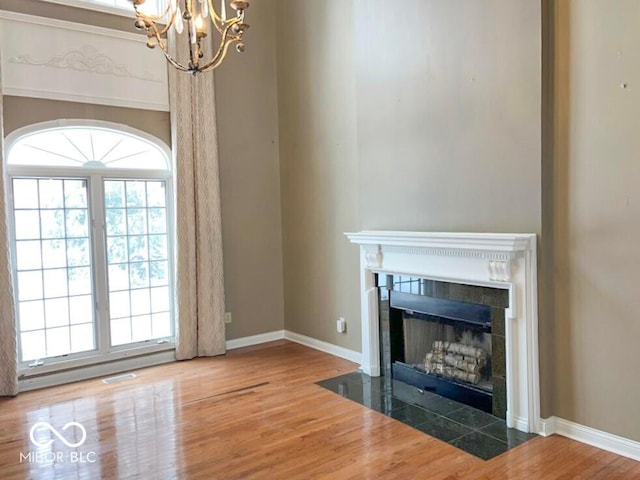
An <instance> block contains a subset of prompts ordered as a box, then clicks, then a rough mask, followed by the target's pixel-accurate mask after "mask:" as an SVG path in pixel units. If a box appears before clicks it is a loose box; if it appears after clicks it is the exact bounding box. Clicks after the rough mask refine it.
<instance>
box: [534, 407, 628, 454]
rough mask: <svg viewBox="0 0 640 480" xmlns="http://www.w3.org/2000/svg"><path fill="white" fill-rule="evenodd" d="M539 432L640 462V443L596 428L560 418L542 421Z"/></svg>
mask: <svg viewBox="0 0 640 480" xmlns="http://www.w3.org/2000/svg"><path fill="white" fill-rule="evenodd" d="M539 432H540V435H543V436H545V437H547V436H549V435H553V434H557V435H562V436H563V437H567V438H570V439H572V440H576V441H578V442H581V443H586V444H587V445H591V446H593V447H596V448H601V449H602V450H606V451H608V452H612V453H615V454H617V455H622V456H624V457H628V458H631V459H633V460H638V461H640V442H636V441H634V440H629V439H627V438H624V437H620V436H618V435H614V434H612V433H607V432H603V431H601V430H596V429H595V428H591V427H587V426H585V425H580V424H579V423H575V422H571V421H569V420H564V419H562V418H558V417H550V418H546V419H544V420H540V428H539Z"/></svg>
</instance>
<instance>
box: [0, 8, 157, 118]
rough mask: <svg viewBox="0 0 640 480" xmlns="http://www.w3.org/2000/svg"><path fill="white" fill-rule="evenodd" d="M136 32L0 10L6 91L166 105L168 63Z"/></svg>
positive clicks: (0, 46) (115, 103) (0, 49)
mask: <svg viewBox="0 0 640 480" xmlns="http://www.w3.org/2000/svg"><path fill="white" fill-rule="evenodd" d="M154 53H158V52H149V49H148V48H147V47H146V45H145V38H144V36H141V35H136V34H133V33H127V32H122V31H119V30H111V29H106V28H101V27H95V26H91V25H82V24H77V23H72V22H66V21H62V20H56V19H50V18H42V17H36V16H32V15H24V14H19V13H13V12H6V11H0V59H1V62H2V63H1V70H0V71H1V73H2V83H3V89H4V94H5V95H14V96H25V97H33V98H46V99H53V100H63V101H71V102H82V103H91V104H101V105H112V106H118V107H130V108H140V109H145V110H161V111H168V110H169V88H168V78H167V62H166V61H165V59H164V56H163V55H161V54H160V53H158V54H157V55H156V54H154Z"/></svg>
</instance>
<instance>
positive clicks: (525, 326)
mask: <svg viewBox="0 0 640 480" xmlns="http://www.w3.org/2000/svg"><path fill="white" fill-rule="evenodd" d="M346 235H347V237H348V238H349V240H350V241H351V242H352V243H355V244H357V245H360V283H361V306H362V370H363V371H364V372H365V373H367V374H369V375H372V376H379V375H380V343H379V319H378V290H377V288H376V284H375V274H377V273H385V274H399V275H400V274H401V275H411V276H416V277H420V278H426V279H430V280H439V281H443V282H451V283H462V284H467V285H479V286H487V287H494V288H502V289H505V290H508V291H509V308H507V309H506V314H505V335H506V344H507V345H506V374H507V375H506V381H507V425H508V426H509V427H514V428H517V429H519V430H522V431H526V432H535V433H537V432H538V431H539V422H540V380H539V376H540V375H539V365H538V294H537V264H536V235H535V234H522V233H517V234H511V233H442V232H393V231H362V232H358V233H347V234H346Z"/></svg>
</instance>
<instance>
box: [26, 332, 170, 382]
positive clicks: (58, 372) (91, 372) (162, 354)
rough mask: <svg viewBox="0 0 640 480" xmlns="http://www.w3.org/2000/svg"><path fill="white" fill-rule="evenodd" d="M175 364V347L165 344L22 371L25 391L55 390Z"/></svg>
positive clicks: (59, 362) (27, 368)
mask: <svg viewBox="0 0 640 480" xmlns="http://www.w3.org/2000/svg"><path fill="white" fill-rule="evenodd" d="M173 361H175V345H174V344H173V343H162V344H156V345H151V346H143V347H137V348H131V349H128V350H121V351H118V352H112V353H109V354H106V355H98V354H96V355H95V356H91V357H84V358H81V359H73V360H67V361H58V362H54V363H49V364H46V363H45V364H44V365H40V366H38V367H31V368H29V367H21V368H20V369H19V371H18V381H19V389H20V391H21V392H24V391H28V390H35V389H38V388H45V387H51V386H54V385H62V384H66V383H72V382H77V381H81V380H87V379H90V378H96V377H103V376H106V375H113V374H115V373H122V372H128V371H131V370H137V369H140V368H145V367H150V366H153V365H160V364H162V363H169V362H173Z"/></svg>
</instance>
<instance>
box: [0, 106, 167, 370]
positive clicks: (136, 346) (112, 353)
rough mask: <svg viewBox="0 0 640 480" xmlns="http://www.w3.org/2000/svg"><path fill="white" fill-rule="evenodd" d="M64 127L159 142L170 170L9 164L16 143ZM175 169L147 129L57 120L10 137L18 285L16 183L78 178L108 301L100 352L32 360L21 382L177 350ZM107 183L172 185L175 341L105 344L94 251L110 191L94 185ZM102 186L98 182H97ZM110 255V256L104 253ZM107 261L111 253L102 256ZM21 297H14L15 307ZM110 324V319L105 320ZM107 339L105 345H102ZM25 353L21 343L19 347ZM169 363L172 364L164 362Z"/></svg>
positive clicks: (99, 330) (99, 329)
mask: <svg viewBox="0 0 640 480" xmlns="http://www.w3.org/2000/svg"><path fill="white" fill-rule="evenodd" d="M61 127H62V128H64V127H88V128H99V129H108V130H112V131H116V132H121V133H124V134H128V135H133V136H136V137H139V138H142V139H144V140H146V141H148V142H151V143H153V144H154V145H155V146H156V147H158V148H159V149H160V150H162V152H163V153H164V155H165V159H166V165H167V168H166V170H165V171H159V170H157V169H155V170H144V169H129V168H126V169H124V168H109V167H105V168H96V167H93V166H91V167H49V166H43V167H40V166H32V165H11V164H10V163H8V159H9V158H10V156H11V149H12V147H13V146H14V145H15V143H16V142H17V141H18V140H19V139H20V138H22V137H24V136H26V135H29V134H32V133H35V132H38V131H42V130H47V129H51V128H61ZM174 171H175V170H174V168H173V160H172V154H171V150H170V148H169V147H168V146H167V145H166V144H165V143H164V142H162V141H161V140H160V139H158V138H156V137H154V136H153V135H150V134H148V133H146V132H143V131H141V130H137V129H135V128H132V127H129V126H127V125H122V124H117V123H112V122H104V121H100V120H84V119H83V120H66V119H65V120H53V121H48V122H42V123H37V124H33V125H29V126H26V127H22V128H20V129H17V130H15V131H14V132H12V133H10V134H9V135H7V137H6V138H5V179H4V181H5V186H6V188H7V192H8V194H7V210H8V212H10V215H9V218H8V222H9V243H10V250H11V260H12V261H11V271H12V276H13V278H14V281H17V276H16V258H17V256H16V255H17V253H16V239H15V222H14V215H13V187H12V185H11V182H12V180H13V178H20V177H26V176H29V177H40V178H56V177H64V178H78V179H86V180H87V202H88V207H87V208H88V211H89V213H90V218H91V219H92V220H93V222H92V224H91V225H90V235H89V237H90V239H91V252H92V259H91V262H92V263H91V264H92V270H93V278H92V281H93V291H94V301H96V302H98V298H97V292H99V291H102V292H106V293H107V298H105V299H104V301H103V302H102V304H99V305H98V306H97V308H96V310H95V312H96V315H99V316H100V319H94V321H95V324H94V325H95V335H96V349H95V350H91V351H88V352H79V353H70V354H68V355H65V356H59V357H48V358H46V359H44V363H43V364H42V365H29V363H31V361H25V362H19V364H18V375H19V377H20V378H26V377H29V376H40V375H45V374H51V373H56V372H60V371H64V370H69V369H74V368H80V367H87V366H92V365H96V364H103V363H106V362H112V361H117V360H122V359H126V358H131V357H135V356H140V355H149V354H153V353H162V352H168V351H173V350H175V332H176V329H177V327H176V319H177V309H176V301H175V295H176V290H175V280H176V278H175V264H176V258H175V255H176V251H175V236H176V232H175V208H174V206H175V196H174V190H173V188H174V185H173V183H174V173H173V172H174ZM105 180H163V181H165V185H166V197H167V206H166V208H167V228H168V231H167V249H168V253H169V255H168V265H169V282H170V291H171V292H172V295H171V298H170V310H171V313H172V320H173V325H172V331H173V338H171V339H170V340H169V341H166V340H164V339H163V340H158V341H154V340H147V341H142V342H135V343H128V344H125V345H118V346H110V345H109V344H108V342H106V340H104V339H108V338H109V332H108V330H109V327H110V325H109V321H110V320H109V315H108V292H109V291H108V285H107V283H106V282H107V275H106V271H105V269H106V268H107V265H106V263H105V264H104V265H102V264H99V263H98V262H96V258H95V255H96V252H95V248H94V246H96V245H98V244H100V247H99V248H103V249H104V242H105V240H106V236H105V231H104V227H102V226H97V225H95V224H97V223H102V224H104V214H105V211H104V208H105V205H104V190H103V189H92V188H91V185H96V184H101V185H104V181H105ZM96 182H97V183H96ZM100 192H102V193H103V195H102V197H103V198H100V196H99V193H100ZM103 253H104V252H103ZM102 257H103V258H104V259H105V260H106V253H104V255H102ZM16 301H17V298H14V302H16ZM102 319H104V320H102ZM101 339H103V340H101ZM18 346H19V348H20V342H18ZM18 354H19V357H18V358H19V359H21V352H18ZM164 361H166V360H164Z"/></svg>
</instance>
